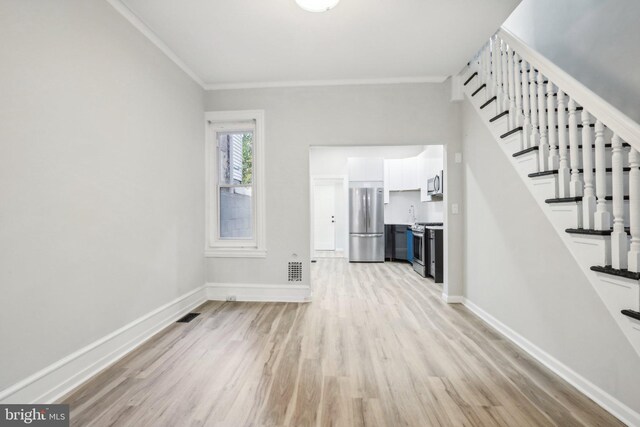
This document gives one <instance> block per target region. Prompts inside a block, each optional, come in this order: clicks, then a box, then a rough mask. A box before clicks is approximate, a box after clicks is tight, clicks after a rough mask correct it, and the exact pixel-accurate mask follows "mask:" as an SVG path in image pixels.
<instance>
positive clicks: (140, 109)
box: [0, 0, 204, 390]
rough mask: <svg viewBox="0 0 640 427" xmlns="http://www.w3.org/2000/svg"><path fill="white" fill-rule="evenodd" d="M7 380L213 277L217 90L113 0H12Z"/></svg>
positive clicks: (1, 224) (6, 65)
mask: <svg viewBox="0 0 640 427" xmlns="http://www.w3.org/2000/svg"><path fill="white" fill-rule="evenodd" d="M0 38H1V39H2V43H0V58H2V60H1V61H2V65H1V66H0V93H1V94H2V96H1V97H0V103H1V104H0V182H1V183H2V184H1V185H0V200H1V201H2V202H1V203H0V292H1V296H0V342H1V343H2V344H1V345H0V367H1V368H0V390H1V389H4V388H5V387H7V386H9V385H11V384H13V383H15V382H17V381H19V380H21V379H23V378H25V377H26V376H28V375H30V374H33V373H34V372H36V371H38V370H40V369H42V368H44V367H46V366H47V365H49V364H51V363H53V362H55V361H57V360H59V359H61V358H62V357H64V356H67V355H68V354H70V353H72V352H74V351H76V350H78V349H79V348H81V347H83V346H85V345H87V344H89V343H92V342H93V341H95V340H96V339H99V338H101V337H103V336H105V335H107V334H108V333H111V332H113V331H115V330H116V329H118V328H120V327H122V326H124V325H125V324H127V323H129V322H131V321H132V320H134V319H136V318H138V317H140V316H142V315H144V314H147V313H149V312H150V311H152V310H154V309H156V308H158V307H159V306H161V305H163V304H165V303H167V302H169V301H171V300H173V299H175V298H176V297H178V296H181V295H183V294H185V293H187V292H188V291H190V290H192V289H194V288H196V287H198V286H200V285H202V284H203V282H204V277H203V262H202V251H203V247H204V242H203V237H204V229H203V228H204V227H203V223H204V218H203V212H204V206H203V194H204V188H203V182H204V171H203V118H202V117H203V114H202V112H203V108H202V102H203V98H202V96H203V92H202V89H201V88H200V87H199V86H197V85H196V84H194V83H193V82H192V81H191V80H190V79H189V78H188V77H187V76H186V75H184V73H183V72H182V71H181V70H180V69H178V67H176V66H175V65H174V64H173V63H172V62H170V61H169V60H168V59H167V58H166V57H165V55H164V54H163V53H161V52H160V51H159V50H158V49H157V48H155V47H154V46H153V45H152V44H151V43H150V42H149V41H148V40H147V39H146V38H145V37H144V36H143V35H142V34H140V33H139V32H138V31H137V30H136V29H134V28H133V27H132V26H131V24H130V23H129V22H127V21H126V20H125V19H123V18H122V17H121V16H120V15H119V14H118V13H117V12H116V11H115V10H114V9H113V8H112V7H111V6H110V5H109V4H108V3H107V2H103V1H84V0H67V1H44V2H31V1H23V0H3V1H2V3H1V4H0Z"/></svg>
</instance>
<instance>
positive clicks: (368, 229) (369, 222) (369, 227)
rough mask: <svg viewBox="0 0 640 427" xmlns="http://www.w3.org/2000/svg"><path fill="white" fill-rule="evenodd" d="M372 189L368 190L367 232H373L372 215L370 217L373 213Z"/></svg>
mask: <svg viewBox="0 0 640 427" xmlns="http://www.w3.org/2000/svg"><path fill="white" fill-rule="evenodd" d="M370 193H371V189H367V196H366V197H367V209H366V211H367V231H371V215H369V213H370V212H371V194H370Z"/></svg>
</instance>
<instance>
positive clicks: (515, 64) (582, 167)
mask: <svg viewBox="0 0 640 427" xmlns="http://www.w3.org/2000/svg"><path fill="white" fill-rule="evenodd" d="M461 81H462V82H463V83H462V84H463V92H464V94H465V95H466V96H467V97H468V99H469V100H470V101H471V103H472V104H473V106H474V108H475V110H476V112H477V113H478V114H480V116H481V117H482V118H483V122H484V123H485V125H486V126H487V127H488V128H489V130H490V132H491V133H492V134H493V136H494V138H495V139H496V141H497V142H498V143H499V145H500V147H501V148H502V150H503V151H504V153H505V155H506V156H507V157H508V158H509V160H510V161H511V163H512V165H513V166H514V167H515V168H516V170H517V171H518V173H519V175H520V177H521V178H522V180H523V181H524V182H525V184H526V186H527V187H528V188H529V190H530V191H531V193H532V195H533V197H534V198H535V199H536V201H537V203H538V204H539V206H540V207H541V209H542V210H543V212H544V213H545V215H546V216H547V218H548V219H549V221H550V222H551V224H552V225H553V226H554V228H555V229H556V231H557V232H558V234H559V235H560V236H561V238H562V240H563V241H564V243H565V244H566V246H567V248H568V249H569V251H570V252H571V254H572V255H573V257H574V258H575V260H576V261H577V263H578V264H579V265H580V267H581V268H582V269H583V270H584V272H585V275H586V277H587V278H588V280H589V282H590V283H591V284H592V286H593V287H594V289H595V290H596V292H597V293H598V295H599V296H600V298H601V299H602V301H603V302H604V304H605V306H606V307H607V309H608V310H609V312H610V313H611V315H612V316H613V317H614V319H615V321H616V322H617V324H618V325H619V327H620V328H621V330H622V331H623V332H624V334H625V336H626V337H627V339H628V340H629V342H631V344H632V345H633V347H634V348H635V350H636V352H637V353H638V355H640V290H639V287H640V154H639V152H638V151H639V150H640V125H638V123H636V122H634V121H633V120H631V119H629V118H628V117H627V116H625V115H624V114H623V113H621V112H620V111H618V110H616V109H615V108H614V107H612V106H611V105H609V104H608V103H607V102H606V101H604V100H602V99H601V98H600V97H598V96H597V95H595V94H594V93H593V92H591V91H590V90H589V89H587V88H586V87H584V86H583V85H582V84H581V83H579V82H578V81H577V80H575V79H574V78H572V77H571V76H569V75H568V74H566V73H565V72H564V71H563V70H561V69H560V68H558V67H557V66H555V65H554V64H553V63H551V62H550V61H549V60H547V59H546V58H544V57H543V56H541V55H540V54H539V53H537V52H536V51H534V50H532V49H531V48H529V47H528V46H527V45H526V44H524V43H523V42H522V41H521V40H519V39H518V38H517V37H515V36H514V35H512V34H511V33H509V32H508V31H506V30H504V29H500V30H499V31H498V33H497V34H496V35H494V36H493V37H491V39H490V40H489V41H488V43H487V44H485V45H484V46H483V47H482V48H481V49H480V50H479V51H478V53H477V54H476V55H475V56H474V58H473V59H472V61H471V62H470V63H469V65H468V67H467V68H466V69H465V70H464V71H463V73H462V79H461Z"/></svg>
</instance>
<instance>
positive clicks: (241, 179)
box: [217, 132, 253, 185]
mask: <svg viewBox="0 0 640 427" xmlns="http://www.w3.org/2000/svg"><path fill="white" fill-rule="evenodd" d="M217 137H218V159H219V163H220V168H219V169H220V176H219V183H220V184H221V185H224V184H235V185H237V184H251V183H252V180H251V178H252V174H253V132H220V133H218V135H217Z"/></svg>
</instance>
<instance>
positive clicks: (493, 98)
mask: <svg viewBox="0 0 640 427" xmlns="http://www.w3.org/2000/svg"><path fill="white" fill-rule="evenodd" d="M497 99H498V97H497V96H492V97H491V98H489V100H487V102H485V103H484V104H482V105H481V106H480V109H481V110H482V109H483V108H484V107H486V106H487V105H489V104H491V103H492V102H493V101H496V100H497Z"/></svg>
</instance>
